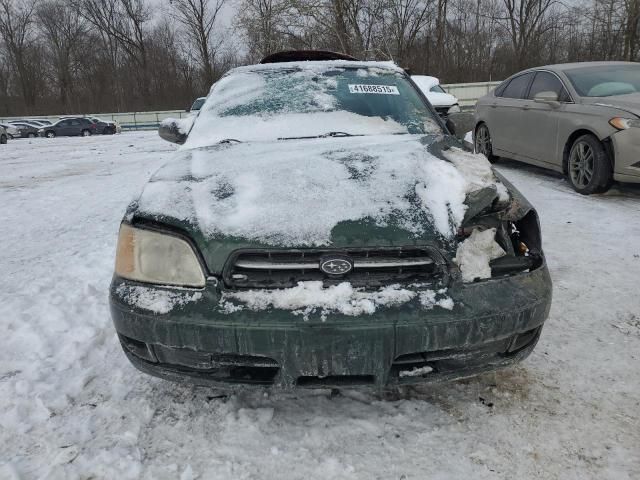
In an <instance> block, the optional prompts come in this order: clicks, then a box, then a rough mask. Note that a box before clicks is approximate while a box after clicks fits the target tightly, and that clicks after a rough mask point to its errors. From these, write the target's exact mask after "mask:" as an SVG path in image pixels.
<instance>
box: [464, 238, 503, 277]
mask: <svg viewBox="0 0 640 480" xmlns="http://www.w3.org/2000/svg"><path fill="white" fill-rule="evenodd" d="M495 237H496V229H495V228H489V229H487V230H483V231H480V230H477V229H476V230H474V231H473V232H471V235H470V236H469V238H467V239H465V241H464V242H462V243H461V244H460V245H458V250H457V251H456V258H454V259H453V260H454V262H455V263H456V264H457V265H458V266H459V267H460V271H461V272H462V280H463V281H465V282H473V281H474V280H475V279H477V278H490V277H491V267H490V266H489V262H490V261H491V260H493V259H495V258H499V257H503V256H504V255H505V254H506V253H505V251H504V250H503V249H502V247H501V246H500V245H498V243H497V242H496V240H495Z"/></svg>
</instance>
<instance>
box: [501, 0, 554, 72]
mask: <svg viewBox="0 0 640 480" xmlns="http://www.w3.org/2000/svg"><path fill="white" fill-rule="evenodd" d="M503 2H504V6H505V15H504V16H503V17H502V18H500V20H501V21H502V23H503V26H504V28H505V30H506V31H507V32H508V34H509V36H510V38H511V44H512V46H513V53H514V56H515V58H514V61H515V66H516V68H521V67H522V66H523V64H524V62H525V61H526V59H527V58H528V57H529V56H530V55H531V52H532V50H531V48H532V46H533V43H534V41H535V40H536V38H538V37H539V36H540V35H542V34H543V33H544V32H546V31H547V30H548V29H549V28H550V26H549V24H548V22H546V20H547V14H548V13H549V12H550V10H551V8H552V7H553V6H554V5H555V4H556V0H503Z"/></svg>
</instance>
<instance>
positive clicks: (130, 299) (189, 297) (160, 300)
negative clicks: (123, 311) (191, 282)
mask: <svg viewBox="0 0 640 480" xmlns="http://www.w3.org/2000/svg"><path fill="white" fill-rule="evenodd" d="M116 292H117V293H118V295H120V297H121V298H122V299H123V300H124V301H125V302H126V303H127V304H129V305H130V306H132V307H138V308H142V309H144V310H149V311H151V312H154V313H158V314H164V313H169V312H170V311H171V310H173V309H174V308H175V307H177V306H181V305H185V304H187V303H189V302H196V301H198V300H200V299H201V298H202V293H200V292H188V291H184V292H183V291H176V290H159V289H158V288H155V287H154V288H149V287H143V286H141V285H120V286H119V287H118V288H117V289H116Z"/></svg>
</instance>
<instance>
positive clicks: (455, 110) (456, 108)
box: [447, 103, 460, 113]
mask: <svg viewBox="0 0 640 480" xmlns="http://www.w3.org/2000/svg"><path fill="white" fill-rule="evenodd" d="M447 113H460V105H458V104H457V103H456V104H455V105H452V106H451V107H450V108H449V110H447Z"/></svg>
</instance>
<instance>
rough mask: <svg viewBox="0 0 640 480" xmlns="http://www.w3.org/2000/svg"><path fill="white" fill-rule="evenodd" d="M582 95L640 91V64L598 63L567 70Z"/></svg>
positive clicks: (595, 95) (623, 93)
mask: <svg viewBox="0 0 640 480" xmlns="http://www.w3.org/2000/svg"><path fill="white" fill-rule="evenodd" d="M565 74H566V75H567V77H569V81H570V82H571V84H572V85H573V88H575V89H576V92H578V95H580V96H581V97H611V96H615V95H628V94H631V93H638V92H640V65H637V64H622V65H616V64H614V65H596V66H591V67H580V68H572V69H569V70H566V71H565Z"/></svg>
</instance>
